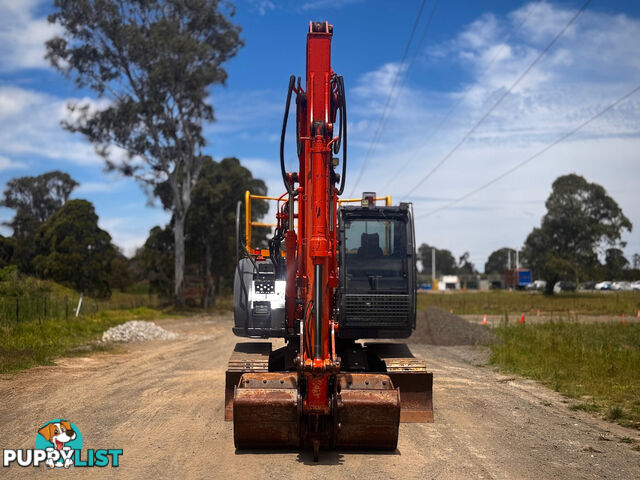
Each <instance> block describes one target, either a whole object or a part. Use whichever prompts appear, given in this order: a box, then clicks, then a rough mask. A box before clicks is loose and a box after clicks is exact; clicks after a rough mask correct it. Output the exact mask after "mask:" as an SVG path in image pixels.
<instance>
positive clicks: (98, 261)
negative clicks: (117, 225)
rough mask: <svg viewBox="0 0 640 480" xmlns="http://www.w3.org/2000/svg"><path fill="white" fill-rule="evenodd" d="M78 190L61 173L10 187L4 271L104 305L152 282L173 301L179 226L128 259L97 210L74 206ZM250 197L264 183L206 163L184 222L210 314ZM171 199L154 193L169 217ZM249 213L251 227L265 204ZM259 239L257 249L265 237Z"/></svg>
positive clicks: (0, 255) (226, 162) (79, 202)
mask: <svg viewBox="0 0 640 480" xmlns="http://www.w3.org/2000/svg"><path fill="white" fill-rule="evenodd" d="M77 186H78V182H76V181H75V180H74V179H73V178H71V176H70V175H68V174H67V173H64V172H60V171H52V172H47V173H44V174H42V175H38V176H25V177H19V178H15V179H12V180H10V181H9V182H8V183H7V186H6V188H5V190H4V193H3V197H2V200H1V201H0V205H1V206H4V207H7V208H10V209H13V210H14V211H15V215H14V217H13V218H12V219H11V220H10V221H9V222H5V225H6V226H8V227H10V228H11V229H12V230H13V234H12V235H11V236H10V237H4V236H1V235H0V267H6V266H10V265H13V266H15V268H17V269H18V270H19V271H20V272H22V273H24V274H27V275H34V276H37V277H39V278H42V279H47V280H52V281H55V282H58V283H61V284H64V285H67V286H69V287H72V288H74V289H76V290H78V291H80V292H83V293H86V294H90V295H95V296H99V297H108V296H109V295H110V294H111V291H112V290H113V289H120V290H126V289H128V288H129V287H131V286H132V285H134V284H136V283H140V282H148V283H149V287H150V291H151V292H157V293H159V294H160V295H161V296H163V297H164V298H172V295H173V281H174V278H175V275H174V271H173V268H174V262H173V259H174V257H175V245H174V235H173V229H174V223H175V222H174V218H172V219H171V221H170V223H169V224H168V225H166V226H156V227H154V228H152V229H151V231H150V232H149V237H148V238H147V240H146V242H145V244H144V245H143V246H142V247H141V248H139V249H138V250H137V252H136V254H135V255H134V256H133V257H132V258H131V259H128V258H126V257H125V256H124V255H123V253H122V252H121V251H120V249H119V248H118V247H117V246H115V245H114V244H113V242H112V239H111V236H110V235H109V233H108V232H106V231H104V230H102V229H101V228H100V227H99V226H98V215H97V214H96V212H95V208H94V206H93V204H92V203H91V202H89V201H88V200H83V199H69V196H70V195H71V193H72V192H73V190H74V189H75V187H77ZM247 189H249V190H251V191H252V192H253V193H255V194H258V195H266V193H267V189H266V185H265V183H264V182H263V181H262V180H260V179H256V178H253V175H252V174H251V171H249V170H248V169H247V168H245V167H243V166H242V165H241V164H240V161H239V160H238V159H237V158H225V159H223V160H221V161H220V162H216V161H214V160H213V159H212V158H211V157H204V158H203V159H202V172H201V174H200V176H199V178H198V181H197V182H196V185H195V187H194V189H193V195H192V205H191V208H190V209H189V212H188V214H187V216H186V219H185V245H186V252H187V254H186V257H185V258H186V263H187V264H188V265H191V266H194V267H195V270H196V271H197V272H198V274H199V277H200V278H199V279H198V283H199V285H200V286H201V288H199V289H198V295H199V297H200V298H199V299H198V300H199V303H200V304H201V305H202V306H205V307H207V306H210V305H211V304H212V303H213V302H214V301H215V297H216V295H217V294H218V293H219V292H220V290H221V288H225V287H227V286H229V287H230V283H231V281H232V279H233V269H234V266H235V213H236V209H235V206H236V204H237V202H238V201H239V200H241V199H242V198H243V195H244V192H245V190H247ZM171 191H172V190H171V188H170V187H169V186H166V185H163V184H159V185H158V187H157V195H158V196H159V197H160V198H161V199H162V201H163V203H164V204H165V206H166V208H167V209H169V210H170V208H171V207H170V205H171ZM252 207H253V208H252V218H253V220H254V221H257V220H259V219H261V218H262V217H263V216H264V215H265V214H266V213H267V210H268V205H267V204H266V202H265V201H262V200H259V201H254V202H253V204H252ZM256 233H257V236H256V240H257V241H258V242H259V241H260V240H261V239H262V238H264V236H265V235H264V234H265V232H256Z"/></svg>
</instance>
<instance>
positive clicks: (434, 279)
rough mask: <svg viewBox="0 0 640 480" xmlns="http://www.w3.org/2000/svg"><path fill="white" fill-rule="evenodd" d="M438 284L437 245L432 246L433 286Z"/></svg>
mask: <svg viewBox="0 0 640 480" xmlns="http://www.w3.org/2000/svg"><path fill="white" fill-rule="evenodd" d="M435 285H436V247H431V288H432V289H433V288H434V287H435Z"/></svg>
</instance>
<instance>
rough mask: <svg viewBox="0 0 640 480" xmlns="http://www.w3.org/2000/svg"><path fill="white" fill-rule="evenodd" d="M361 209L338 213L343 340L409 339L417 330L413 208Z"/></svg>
mask: <svg viewBox="0 0 640 480" xmlns="http://www.w3.org/2000/svg"><path fill="white" fill-rule="evenodd" d="M365 198H366V197H365ZM362 204H363V205H365V206H362V205H360V206H341V207H340V208H339V210H338V213H339V215H338V219H339V230H338V243H339V256H338V258H339V275H340V282H339V285H340V287H339V289H338V307H339V324H340V329H339V336H340V337H341V338H345V339H346V338H349V339H358V338H407V337H409V336H410V335H411V332H412V330H413V329H414V328H415V325H416V267H415V265H416V261H415V246H414V245H415V242H414V228H413V215H412V210H411V204H409V203H401V204H400V205H399V206H376V205H375V200H373V201H363V202H362Z"/></svg>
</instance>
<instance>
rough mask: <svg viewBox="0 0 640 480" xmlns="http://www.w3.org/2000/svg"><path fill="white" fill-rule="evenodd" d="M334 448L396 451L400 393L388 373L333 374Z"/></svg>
mask: <svg viewBox="0 0 640 480" xmlns="http://www.w3.org/2000/svg"><path fill="white" fill-rule="evenodd" d="M336 382H337V386H338V394H337V399H336V409H335V410H336V411H335V416H336V432H335V445H334V446H335V448H344V449H363V450H395V449H396V447H397V445H398V430H399V427H400V392H399V390H398V389H397V388H394V385H393V382H392V381H391V379H390V378H389V377H388V376H387V375H382V374H375V373H341V374H338V375H337V376H336Z"/></svg>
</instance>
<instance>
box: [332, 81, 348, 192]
mask: <svg viewBox="0 0 640 480" xmlns="http://www.w3.org/2000/svg"><path fill="white" fill-rule="evenodd" d="M336 85H337V87H338V101H339V102H340V103H339V104H338V108H339V109H340V134H339V135H340V139H339V140H338V141H337V142H336V147H334V153H338V151H339V150H340V146H341V144H342V175H340V188H339V189H338V195H342V194H343V193H344V186H345V181H346V178H347V97H346V95H345V93H344V79H343V78H342V76H336Z"/></svg>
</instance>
